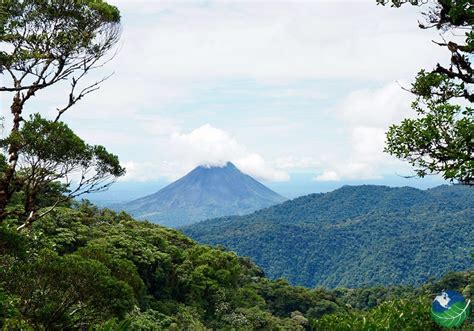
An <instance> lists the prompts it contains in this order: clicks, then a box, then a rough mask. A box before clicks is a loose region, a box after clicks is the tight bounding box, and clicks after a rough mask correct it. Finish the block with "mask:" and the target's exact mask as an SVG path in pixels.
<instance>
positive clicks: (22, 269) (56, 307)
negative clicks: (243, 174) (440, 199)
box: [0, 202, 474, 331]
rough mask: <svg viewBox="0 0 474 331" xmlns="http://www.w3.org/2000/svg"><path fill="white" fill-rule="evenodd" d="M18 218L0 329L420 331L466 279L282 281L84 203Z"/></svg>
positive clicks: (6, 234) (1, 270)
mask: <svg viewBox="0 0 474 331" xmlns="http://www.w3.org/2000/svg"><path fill="white" fill-rule="evenodd" d="M19 223H20V222H19V221H18V220H15V219H10V220H9V221H8V222H7V223H5V224H2V225H1V226H0V237H1V238H2V240H1V241H0V329H2V330H98V331H101V330H103V331H106V330H143V331H148V330H149V331H152V330H173V331H176V330H202V331H204V330H209V329H214V330H231V329H232V330H334V329H340V326H341V325H344V326H345V330H346V329H347V330H378V329H387V328H388V327H390V326H393V325H397V327H399V328H400V329H404V330H429V329H432V328H434V322H433V321H431V319H430V316H429V306H430V300H432V293H437V292H439V291H440V290H441V289H443V288H448V287H449V288H450V289H456V290H459V291H463V293H465V295H466V298H471V297H472V293H471V290H470V288H472V286H474V274H473V273H472V272H471V273H467V272H465V273H450V274H448V275H447V276H446V277H445V278H444V279H442V280H441V281H440V282H437V283H428V284H425V285H423V286H422V287H420V288H410V287H387V288H383V287H374V288H361V289H342V288H340V289H337V290H327V289H323V288H317V289H307V288H303V287H293V286H291V285H289V284H288V283H287V282H286V281H284V280H276V281H272V280H269V279H268V278H265V277H264V275H263V273H262V272H261V270H260V268H259V267H257V266H256V265H255V264H254V263H253V262H252V261H250V260H249V259H247V258H242V257H239V256H238V255H236V254H235V253H233V252H228V251H225V250H223V249H218V248H212V247H209V246H204V245H200V244H197V243H196V242H194V241H192V240H191V239H190V238H188V237H186V236H184V235H183V234H181V233H179V232H178V231H175V230H172V229H167V228H164V227H161V226H159V225H154V224H150V223H147V222H137V221H135V220H133V219H132V218H131V217H130V216H128V215H127V214H124V213H120V214H117V213H114V212H112V211H110V210H106V209H104V210H100V209H98V208H96V207H94V206H92V205H90V204H88V203H87V202H84V203H81V204H77V205H76V206H72V207H71V206H70V207H61V208H58V209H56V210H55V211H54V212H53V213H51V214H50V215H48V216H46V217H45V218H44V219H42V220H41V221H39V222H37V223H35V224H34V225H33V226H32V228H31V229H30V230H29V231H27V232H20V233H18V232H16V231H15V230H14V229H15V227H16V226H17V225H18V224H19ZM401 316H403V318H402V317H401ZM394 323H395V324H394ZM469 323H471V324H469ZM467 324H469V325H471V326H472V321H471V322H467V323H466V325H467ZM335 326H336V328H335Z"/></svg>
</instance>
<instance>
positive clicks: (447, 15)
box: [377, 0, 474, 185]
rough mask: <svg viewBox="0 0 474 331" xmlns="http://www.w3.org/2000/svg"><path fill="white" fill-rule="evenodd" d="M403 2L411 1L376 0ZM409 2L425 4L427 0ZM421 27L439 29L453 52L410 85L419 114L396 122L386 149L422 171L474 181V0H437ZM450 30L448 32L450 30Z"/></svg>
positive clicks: (422, 173)
mask: <svg viewBox="0 0 474 331" xmlns="http://www.w3.org/2000/svg"><path fill="white" fill-rule="evenodd" d="M377 2H378V3H380V4H383V5H386V4H389V3H390V4H391V5H392V6H393V7H400V6H402V5H403V4H405V3H407V1H401V0H392V1H386V0H377ZM408 3H411V4H412V5H417V6H421V5H424V4H426V3H428V1H423V0H413V1H410V2H408ZM423 15H424V22H420V23H419V27H420V28H421V29H432V28H434V29H437V30H439V31H440V32H441V41H434V43H435V44H436V45H437V46H439V47H443V48H445V49H446V51H447V52H449V53H450V55H451V58H450V59H451V61H450V63H449V64H448V65H443V64H440V63H438V64H436V66H435V67H434V68H433V69H432V70H431V71H425V70H421V71H420V72H419V73H418V75H417V77H416V79H415V82H414V83H413V84H412V86H411V89H410V91H411V92H412V93H413V94H414V95H415V96H416V99H415V101H414V102H413V104H412V108H413V110H414V111H415V112H416V114H417V117H416V118H414V119H405V120H403V121H402V122H401V123H400V124H396V125H392V126H391V127H390V128H389V130H388V132H387V144H386V148H385V151H386V152H388V153H390V154H392V155H394V156H396V157H397V158H400V159H402V160H406V161H408V162H409V163H410V164H411V165H412V166H413V167H414V168H415V171H416V174H417V175H418V176H420V177H424V176H425V175H428V174H441V175H442V176H443V177H444V178H445V179H447V180H450V181H452V182H457V183H460V184H466V185H474V108H473V107H472V103H473V102H474V72H473V70H474V69H473V67H472V63H471V61H472V59H473V55H474V4H473V2H472V0H437V1H435V2H434V3H433V2H432V3H430V7H429V9H428V10H427V11H426V12H425V13H424V14H423ZM446 32H449V33H446Z"/></svg>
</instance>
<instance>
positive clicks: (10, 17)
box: [0, 0, 125, 227]
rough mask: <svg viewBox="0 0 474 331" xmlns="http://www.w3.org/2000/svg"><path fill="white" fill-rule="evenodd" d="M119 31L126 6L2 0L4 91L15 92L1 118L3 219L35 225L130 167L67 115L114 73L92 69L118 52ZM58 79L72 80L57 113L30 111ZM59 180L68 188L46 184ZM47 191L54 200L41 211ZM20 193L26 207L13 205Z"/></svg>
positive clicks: (94, 0) (0, 71) (97, 0)
mask: <svg viewBox="0 0 474 331" xmlns="http://www.w3.org/2000/svg"><path fill="white" fill-rule="evenodd" d="M119 36H120V12H119V10H118V9H117V8H116V7H114V6H112V5H109V4H107V3H106V2H104V1H102V0H81V1H64V0H50V1H42V0H24V1H18V0H5V1H1V2H0V43H1V44H2V48H1V50H0V75H1V78H2V80H1V86H0V93H2V96H3V97H5V98H6V97H7V95H8V98H10V97H11V102H10V104H9V108H10V112H11V117H10V118H8V121H7V120H6V119H1V120H3V122H2V123H1V126H2V129H5V135H3V134H2V139H0V149H1V151H2V153H1V155H0V170H1V171H0V223H1V222H3V221H4V220H5V219H6V218H7V217H12V216H15V217H17V218H19V219H22V220H23V224H22V225H20V226H19V227H24V226H28V225H29V224H31V223H33V222H35V221H37V220H38V219H41V218H42V217H43V216H45V215H46V214H48V213H49V212H51V211H52V210H53V209H54V207H56V206H58V205H60V204H62V203H64V202H66V201H67V200H69V199H72V198H75V197H78V196H80V195H82V194H85V193H91V192H97V191H100V190H103V189H105V188H107V187H108V186H109V185H110V184H111V183H113V182H114V181H115V179H116V178H118V177H120V176H122V175H123V174H124V173H125V169H123V168H122V167H121V166H120V164H119V160H118V157H117V156H115V155H113V154H111V153H109V152H107V150H106V149H105V148H104V147H103V146H100V145H98V146H91V145H88V144H86V143H85V142H84V141H83V140H82V139H81V138H80V137H78V136H77V135H76V134H75V133H74V132H73V131H72V130H71V129H70V128H69V127H68V126H67V125H66V124H65V123H63V122H62V119H63V117H64V114H66V113H67V112H68V111H69V110H70V109H71V108H72V107H73V106H74V105H76V104H77V103H78V102H79V101H80V100H82V99H83V98H84V97H85V96H86V95H88V94H89V93H91V92H94V91H95V90H97V89H98V88H99V85H100V83H101V82H102V81H103V80H104V79H106V78H107V77H105V78H104V79H101V80H98V81H95V82H90V81H89V82H87V79H88V74H90V73H91V72H92V71H93V70H95V69H97V68H100V67H102V66H103V65H104V64H105V63H106V62H107V61H108V60H109V59H110V58H107V54H109V53H110V51H112V50H113V49H114V47H115V44H116V43H117V41H118V38H119ZM63 84H66V87H65V86H64V85H63ZM56 85H57V86H60V87H62V88H66V90H65V91H66V93H65V94H64V95H63V96H58V98H57V99H56V100H54V102H55V103H57V108H56V110H57V113H56V114H54V116H51V115H50V113H49V114H48V109H42V108H41V107H32V108H33V109H35V112H36V113H35V114H30V116H26V115H25V112H24V111H25V109H26V108H27V106H28V105H29V104H30V103H31V102H32V101H33V100H34V97H35V96H37V95H39V94H41V93H42V92H43V90H44V89H49V88H50V87H52V86H56ZM58 90H61V89H60V88H59V89H58ZM5 100H6V99H5ZM48 115H49V118H48ZM57 181H61V183H62V184H63V187H62V188H61V190H60V193H61V194H56V195H53V194H50V193H51V192H45V189H46V188H51V187H52V186H51V185H50V184H52V183H55V182H57ZM45 193H47V194H48V199H49V200H50V202H51V204H50V205H49V207H50V208H48V209H42V210H41V211H40V209H41V204H42V202H41V201H40V200H44V199H45ZM19 195H22V197H21V198H20V199H21V200H22V204H21V208H14V209H11V208H8V207H9V206H11V205H12V202H13V201H15V200H18V198H19ZM14 205H15V206H16V207H18V206H17V204H14Z"/></svg>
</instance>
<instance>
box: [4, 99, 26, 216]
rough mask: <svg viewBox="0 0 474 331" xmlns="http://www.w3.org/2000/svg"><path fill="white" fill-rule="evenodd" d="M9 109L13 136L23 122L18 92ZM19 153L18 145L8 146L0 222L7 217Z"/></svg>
mask: <svg viewBox="0 0 474 331" xmlns="http://www.w3.org/2000/svg"><path fill="white" fill-rule="evenodd" d="M10 109H11V113H12V115H13V126H12V129H11V132H10V134H14V133H15V132H18V131H19V130H20V123H21V121H22V120H23V118H22V117H21V112H22V110H23V101H22V99H21V95H20V92H17V93H16V94H15V96H14V97H13V102H12V105H11V107H10ZM19 151H20V146H19V145H18V143H15V142H13V143H10V145H9V146H8V166H7V167H6V170H5V173H4V174H3V177H2V178H1V179H0V222H1V221H3V220H4V219H5V217H6V216H7V213H6V210H5V209H6V206H7V205H8V203H9V202H10V199H11V197H12V194H13V190H12V188H11V186H12V185H11V184H12V181H13V179H14V178H15V172H16V165H17V162H18V154H19Z"/></svg>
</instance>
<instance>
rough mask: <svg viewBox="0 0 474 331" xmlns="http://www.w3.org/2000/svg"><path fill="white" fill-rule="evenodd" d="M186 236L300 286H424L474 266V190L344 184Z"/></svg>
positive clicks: (201, 226)
mask: <svg viewBox="0 0 474 331" xmlns="http://www.w3.org/2000/svg"><path fill="white" fill-rule="evenodd" d="M182 231H183V232H184V233H185V234H187V235H189V236H190V237H192V238H193V239H196V240H197V241H199V242H202V243H208V244H214V245H215V244H219V245H224V246H225V247H227V248H229V249H231V250H234V251H236V252H237V253H238V254H239V255H243V256H249V257H251V258H252V259H253V260H254V261H256V263H257V264H258V265H259V266H260V267H262V269H263V270H264V272H265V273H266V274H267V275H268V276H269V277H271V278H279V277H283V278H286V279H288V280H289V281H290V282H291V283H293V284H298V285H303V286H309V287H313V286H320V285H322V286H328V287H338V286H343V287H361V286H371V285H378V284H383V285H390V284H410V285H418V284H421V283H422V282H425V281H426V280H428V279H429V278H431V277H436V278H438V277H440V276H441V275H443V274H444V273H446V272H447V271H448V270H466V269H469V268H472V267H473V261H472V259H471V258H470V254H472V253H473V251H474V244H473V241H472V238H474V190H472V189H471V188H468V187H460V186H440V187H437V188H434V189H430V190H426V191H422V190H418V189H414V188H410V187H403V188H389V187H385V186H368V185H367V186H354V187H351V186H344V187H342V188H340V189H338V190H335V191H333V192H330V193H325V194H312V195H308V196H304V197H300V198H297V199H294V200H291V201H287V202H284V203H282V204H280V205H277V206H274V207H271V208H267V209H263V210H260V211H257V212H255V213H253V214H250V215H246V216H240V217H239V216H236V217H225V218H220V219H214V220H207V221H204V222H200V223H198V224H195V225H192V226H189V227H184V228H183V229H182Z"/></svg>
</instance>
